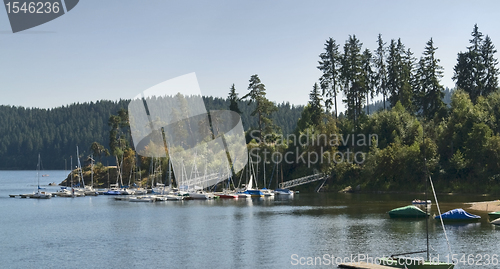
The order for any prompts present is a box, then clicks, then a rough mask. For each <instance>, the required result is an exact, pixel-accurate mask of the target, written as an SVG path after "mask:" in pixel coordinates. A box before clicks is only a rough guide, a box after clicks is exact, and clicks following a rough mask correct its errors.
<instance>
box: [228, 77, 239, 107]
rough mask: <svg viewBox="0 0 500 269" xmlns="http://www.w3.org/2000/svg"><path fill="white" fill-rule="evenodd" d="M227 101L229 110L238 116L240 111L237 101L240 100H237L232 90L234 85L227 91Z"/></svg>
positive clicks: (234, 91)
mask: <svg viewBox="0 0 500 269" xmlns="http://www.w3.org/2000/svg"><path fill="white" fill-rule="evenodd" d="M227 98H228V100H229V102H230V103H229V110H231V111H234V112H236V113H238V114H241V110H240V108H239V107H238V101H239V100H240V99H239V98H238V93H237V92H236V89H235V88H234V84H233V85H231V88H230V89H229V96H228V97H227Z"/></svg>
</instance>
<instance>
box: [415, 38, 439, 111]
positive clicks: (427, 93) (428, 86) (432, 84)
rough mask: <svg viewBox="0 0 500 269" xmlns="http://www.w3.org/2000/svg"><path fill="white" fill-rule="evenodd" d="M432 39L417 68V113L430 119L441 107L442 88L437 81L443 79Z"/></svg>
mask: <svg viewBox="0 0 500 269" xmlns="http://www.w3.org/2000/svg"><path fill="white" fill-rule="evenodd" d="M437 49H438V48H437V47H434V41H433V40H432V38H431V39H430V40H429V41H428V42H427V44H426V47H425V49H424V53H423V57H421V58H420V61H419V66H418V71H417V73H418V84H419V85H418V87H417V89H418V91H417V97H416V104H417V111H419V112H420V113H422V115H423V116H425V117H427V118H432V117H433V116H434V115H435V114H436V113H437V112H438V111H439V110H440V109H441V108H442V107H443V106H444V103H443V97H444V88H443V86H442V85H441V84H440V82H439V80H440V79H441V78H442V77H443V67H442V66H440V65H439V59H437V58H436V55H435V54H436V50H437Z"/></svg>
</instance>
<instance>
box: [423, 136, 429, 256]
mask: <svg viewBox="0 0 500 269" xmlns="http://www.w3.org/2000/svg"><path fill="white" fill-rule="evenodd" d="M423 152H424V166H425V171H424V176H425V218H426V219H425V233H426V236H427V260H428V261H429V219H428V218H427V214H428V213H427V207H428V206H429V204H428V203H427V201H428V200H427V193H428V190H429V178H428V177H427V158H426V157H425V144H424V150H423Z"/></svg>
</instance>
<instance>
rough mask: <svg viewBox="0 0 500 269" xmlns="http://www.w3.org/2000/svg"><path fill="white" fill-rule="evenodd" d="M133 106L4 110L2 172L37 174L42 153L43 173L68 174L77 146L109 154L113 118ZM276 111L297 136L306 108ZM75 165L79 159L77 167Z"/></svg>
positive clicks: (217, 102) (225, 104) (213, 102)
mask: <svg viewBox="0 0 500 269" xmlns="http://www.w3.org/2000/svg"><path fill="white" fill-rule="evenodd" d="M204 101H205V106H206V107H207V109H208V110H217V109H228V108H229V100H227V99H224V98H215V97H204ZM128 103H129V100H120V101H97V102H90V103H82V104H80V103H78V104H71V105H67V106H63V107H58V108H54V109H40V108H24V107H14V106H0V169H2V170H16V169H27V170H31V169H36V164H37V156H38V153H40V155H41V159H42V166H43V169H65V168H67V169H69V168H70V163H71V160H70V156H73V158H76V146H79V151H80V156H81V157H83V156H84V157H86V156H88V155H90V154H91V152H92V151H91V149H90V147H91V145H92V143H93V142H97V143H99V144H100V145H104V146H105V147H107V148H109V137H110V135H109V132H110V126H109V124H108V121H109V118H110V116H111V115H114V114H117V113H118V111H119V110H120V109H127V106H128ZM238 103H239V107H240V109H241V110H242V111H243V113H242V122H243V126H244V128H245V130H248V129H250V128H251V127H256V126H257V120H256V119H255V118H254V117H251V116H250V114H251V113H250V111H251V110H252V109H253V107H254V105H249V106H247V105H246V103H244V102H243V101H239V102H238ZM276 107H277V111H276V112H275V113H274V114H273V115H272V120H273V121H274V122H276V123H277V124H278V125H279V127H280V128H281V130H282V131H283V132H285V133H288V132H292V131H293V130H294V129H295V126H296V123H297V120H298V118H299V117H300V114H301V112H302V109H303V107H302V106H294V105H290V104H289V103H281V104H277V105H276ZM81 160H82V162H83V158H82V159H81ZM101 161H102V162H103V163H104V164H106V163H109V165H115V158H112V157H103V158H102V160H101ZM76 164H77V163H76V159H74V160H73V166H75V165H76Z"/></svg>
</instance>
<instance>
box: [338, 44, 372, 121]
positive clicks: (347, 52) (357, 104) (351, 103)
mask: <svg viewBox="0 0 500 269" xmlns="http://www.w3.org/2000/svg"><path fill="white" fill-rule="evenodd" d="M361 47H362V43H361V42H360V41H359V39H357V38H356V36H355V35H352V36H349V39H348V40H347V41H346V43H345V45H344V55H343V57H342V67H341V69H340V77H341V80H342V83H343V90H344V95H345V99H344V100H343V101H344V103H345V104H346V105H347V111H346V113H347V117H348V118H349V119H350V120H352V121H354V122H357V119H358V117H359V115H360V114H361V112H362V105H363V104H364V101H365V97H366V95H365V91H366V85H365V81H364V80H363V69H362V67H363V66H362V54H361Z"/></svg>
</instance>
